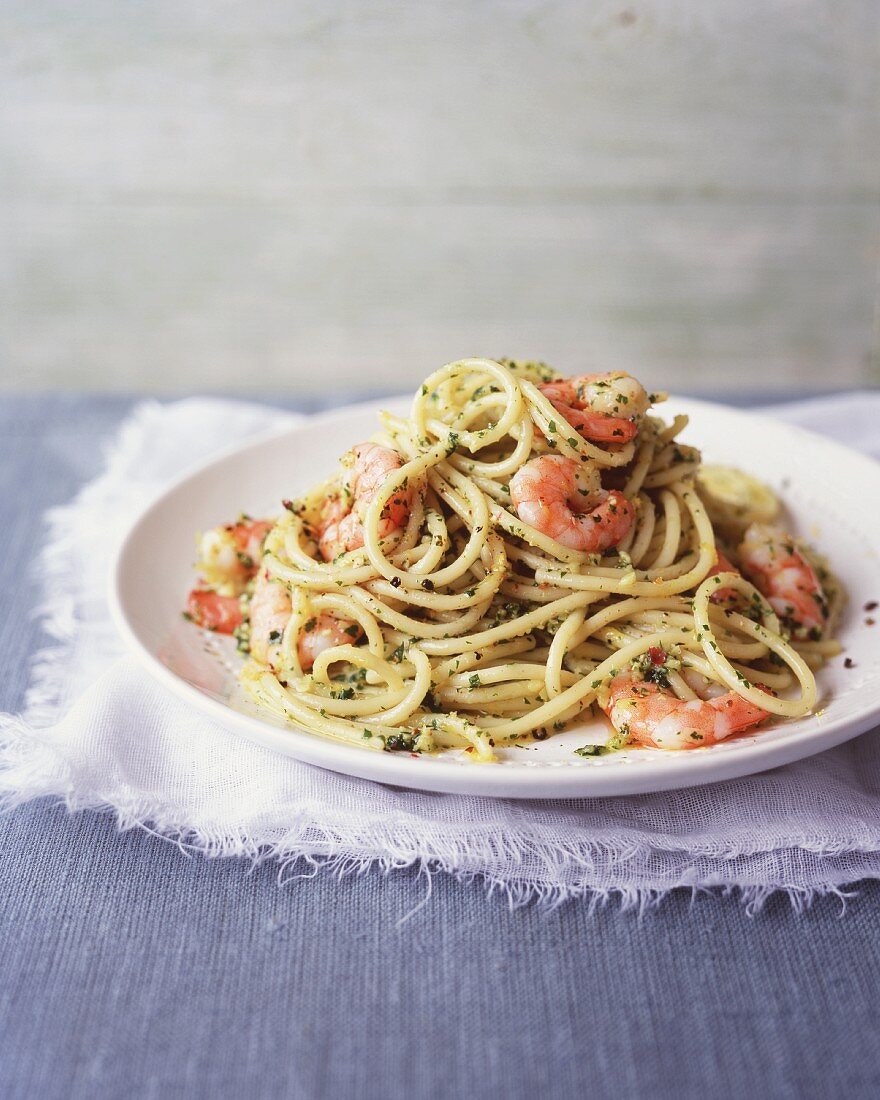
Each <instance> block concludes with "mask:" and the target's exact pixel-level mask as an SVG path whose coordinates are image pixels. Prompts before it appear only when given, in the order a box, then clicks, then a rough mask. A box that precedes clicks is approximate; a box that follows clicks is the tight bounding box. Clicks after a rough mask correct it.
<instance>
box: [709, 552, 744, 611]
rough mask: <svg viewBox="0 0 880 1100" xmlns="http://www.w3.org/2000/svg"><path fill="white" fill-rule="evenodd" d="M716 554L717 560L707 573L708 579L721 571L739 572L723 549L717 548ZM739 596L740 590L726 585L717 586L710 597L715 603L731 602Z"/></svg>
mask: <svg viewBox="0 0 880 1100" xmlns="http://www.w3.org/2000/svg"><path fill="white" fill-rule="evenodd" d="M715 555H716V557H717V559H718V560H717V561H716V562H715V564H714V565H713V566H712V568H711V569H710V570H709V572H708V573H707V574H706V580H708V579H709V577H717V576H718V574H719V573H737V574H739V570H738V569H737V567H736V566H735V565H734V564H733V562H732V561H731V560H730V558H728V557H727V555H726V554H725V553H724V551H723V550H718V549H717V548H716V550H715ZM738 597H739V592H737V590H736V589H735V588H729V587H727V586H726V585H725V586H724V587H723V588H716V589H715V591H714V592H713V593H712V595H711V596H710V597H709V598H710V599H711V600H712V601H713V602H714V603H731V602H733V601H734V600H736V599H737V598H738Z"/></svg>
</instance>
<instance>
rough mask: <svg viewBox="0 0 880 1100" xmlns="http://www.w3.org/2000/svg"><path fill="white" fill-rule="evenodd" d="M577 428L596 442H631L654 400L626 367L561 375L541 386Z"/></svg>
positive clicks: (543, 391) (580, 432) (556, 406)
mask: <svg viewBox="0 0 880 1100" xmlns="http://www.w3.org/2000/svg"><path fill="white" fill-rule="evenodd" d="M538 388H539V389H540V390H541V392H542V393H543V394H544V396H545V397H546V398H547V399H548V400H549V401H550V402H551V404H552V405H553V407H554V408H555V409H556V410H557V412H559V413H560V414H561V415H562V416H563V417H565V419H566V421H567V422H568V423H569V424H570V425H571V426H572V427H573V428H574V430H575V431H576V432H578V433H579V434H580V435H582V436H583V437H584V439H589V440H592V441H593V442H594V443H629V442H630V440H632V439H635V437H636V435H637V434H638V430H639V423H640V422H641V419H642V417H643V416H644V415H645V413H646V412H647V410H648V405H649V404H650V402H649V399H648V395H647V393H645V389H644V387H643V386H642V384H641V382H638V381H636V379H635V378H633V377H632V375H630V374H626V373H625V372H624V371H613V372H609V373H606V374H584V375H581V376H580V377H578V378H561V379H558V380H557V381H555V382H545V383H544V384H543V385H542V386H539V387H538Z"/></svg>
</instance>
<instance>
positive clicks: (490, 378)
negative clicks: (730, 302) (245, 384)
mask: <svg viewBox="0 0 880 1100" xmlns="http://www.w3.org/2000/svg"><path fill="white" fill-rule="evenodd" d="M663 396H664V395H662V394H649V393H647V392H646V391H645V389H644V388H643V387H642V386H641V384H640V383H639V382H638V381H637V380H636V379H635V378H633V377H631V376H630V375H627V374H624V373H621V372H617V373H614V372H612V373H606V374H592V375H583V376H580V377H576V378H563V377H560V376H559V375H557V374H556V372H554V371H553V370H551V369H550V368H549V367H547V366H545V365H544V364H540V363H526V362H515V361H510V360H499V361H495V360H491V359H465V360H461V361H460V362H455V363H450V364H448V365H447V366H445V367H442V368H441V369H440V370H438V371H436V372H435V373H434V374H432V375H431V376H430V377H429V378H428V379H427V380H426V381H425V383H424V384H423V385H422V386H421V387H420V389H419V391H418V392H417V393H416V395H415V398H414V400H413V403H412V408H411V411H410V415H409V416H408V417H406V418H402V417H398V416H392V415H390V414H387V413H385V414H381V415H380V417H379V420H380V422H381V423H380V424H379V425H377V427H378V431H377V433H376V434H375V435H374V436H373V437H372V438H371V439H369V440H366V441H363V442H359V443H357V442H355V443H354V446H353V447H352V448H351V450H350V451H348V452H347V453H346V454H345V455H343V456H342V458H341V460H340V465H339V468H338V469H336V470H332V471H327V473H328V478H327V480H326V481H324V482H322V483H321V484H319V485H316V486H314V488H312V489H310V490H309V491H307V492H306V493H305V494H303V495H302V496H300V497H298V498H297V499H294V500H286V501H284V502H283V510H282V512H281V515H280V517H279V518H277V519H258V520H255V519H252V518H250V517H248V516H241V517H240V518H239V520H238V521H237V522H235V523H229V524H227V525H224V526H221V527H218V528H215V529H213V530H211V531H208V532H206V533H205V534H203V535H202V536H201V537H200V540H199V561H198V569H199V571H200V574H201V580H200V583H199V585H198V586H197V587H196V588H195V589H194V590H193V591H192V592H191V593H190V596H189V600H188V604H187V611H186V613H185V614H186V615H187V617H188V618H190V619H191V620H193V621H194V622H195V623H196V624H198V625H200V626H203V627H206V628H208V629H212V630H216V631H220V632H223V633H234V634H235V636H236V638H237V639H238V645H239V648H240V649H241V650H242V651H243V652H244V653H245V654H247V656H248V659H247V661H246V662H245V663H244V665H243V668H242V671H241V679H242V682H243V684H244V685H245V687H246V688H247V690H248V692H249V693H250V694H251V695H252V696H253V698H254V699H255V700H257V701H258V703H259V704H260V705H261V706H263V707H265V708H267V709H268V710H270V711H272V712H273V713H274V714H276V715H279V716H283V717H284V718H285V719H288V720H289V721H290V722H291V723H292V724H294V725H295V726H297V727H300V728H304V729H306V730H309V731H312V732H314V733H316V734H321V735H324V736H327V737H332V738H337V739H340V740H343V741H348V742H353V743H357V744H359V745H362V746H363V747H365V748H367V749H373V750H381V751H406V752H413V753H430V752H434V751H437V750H440V749H445V748H459V749H461V750H463V751H464V752H466V753H467V754H469V756H470V758H471V759H474V760H479V761H486V762H490V761H493V760H495V759H496V751H497V749H498V748H499V747H502V746H506V745H511V744H515V743H517V742H523V741H529V740H543V739H545V738H547V737H550V736H552V735H553V734H554V733H555V732H557V731H560V730H563V729H565V728H566V727H567V726H569V724H571V723H574V722H576V721H577V720H579V719H581V718H582V717H583V716H584V713H585V712H588V711H590V710H591V709H592V708H595V709H596V710H597V711H598V712H600V713H603V714H604V715H606V717H607V719H608V721H609V737H608V739H607V743H606V744H604V745H586V746H583V747H581V748H579V749H576V750H575V751H578V752H580V753H582V754H584V755H592V754H596V753H602V752H607V751H613V750H615V749H620V748H623V747H625V746H627V745H637V746H643V747H650V748H655V749H688V748H699V747H705V746H709V745H712V744H715V743H717V742H719V741H722V740H724V739H726V738H728V737H732V736H736V735H737V734H741V733H743V732H745V731H748V730H754V729H755V728H756V727H758V726H759V725H760V724H761V723H762V722H764V721H765V720H766V719H767V718H769V717H770V716H779V717H799V716H802V715H805V714H808V713H809V712H810V711H811V710H813V708H814V707H815V705H816V699H817V689H816V682H815V678H814V670H815V669H816V668H818V667H819V666H820V665H821V664H822V662H823V661H824V660H825V659H826V658H828V657H829V656H831V655H832V654H835V653H837V652H839V646H838V645H837V643H836V642H835V641H834V639H833V637H832V631H833V624H834V620H835V616H836V611H837V608H838V606H839V604H840V600H841V594H840V588H839V585H838V584H837V582H836V581H835V579H834V577H833V576H832V574H831V573H830V571H829V570H828V567H827V565H826V564H825V563H824V562H823V561H821V560H820V559H819V558H818V557H817V555H816V554H815V553H814V552H813V551H812V550H810V549H809V548H808V547H806V546H804V545H803V544H802V543H800V542H799V541H797V540H796V539H794V538H793V537H792V536H791V535H789V534H788V533H787V532H786V531H785V530H784V529H783V528H781V527H780V526H779V525H778V512H779V502H778V501H777V499H776V497H775V495H774V494H773V493H772V492H771V491H770V490H769V489H768V488H767V487H766V486H764V485H762V484H761V483H760V482H757V481H755V480H754V479H753V478H751V477H748V476H747V475H745V474H743V473H741V472H739V471H737V470H733V469H729V468H725V467H704V466H702V465H701V460H700V454H699V453H698V452H697V451H696V450H695V449H694V448H692V447H689V446H687V445H686V444H685V443H682V442H680V440H679V436H680V434H681V433H682V432H683V430H684V429H685V427H686V424H687V418H686V417H683V416H676V417H674V418H673V419H672V421H671V423H665V422H664V421H663V420H662V419H661V418H659V417H658V416H656V415H654V413H653V408H654V406H655V405H656V404H658V403H659V402H661V401H662V400H663ZM353 442H354V441H353Z"/></svg>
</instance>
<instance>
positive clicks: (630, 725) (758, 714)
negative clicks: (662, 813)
mask: <svg viewBox="0 0 880 1100" xmlns="http://www.w3.org/2000/svg"><path fill="white" fill-rule="evenodd" d="M602 709H603V710H604V711H605V713H606V714H607V715H608V717H609V718H610V719H611V724H612V725H613V726H614V728H615V730H617V732H618V734H621V735H623V736H625V737H628V738H629V739H630V740H631V741H635V742H636V743H637V744H639V745H646V746H648V747H650V748H655V749H696V748H700V747H702V746H704V745H714V744H716V743H717V742H718V741H723V740H725V739H726V738H728V737H732V736H733V735H734V734H737V733H742V732H743V731H744V730H747V729H750V728H751V727H752V726H756V725H757V724H758V723H759V722H763V721H764V719H765V718H766V717H767V714H768V712H767V711H766V710H762V709H761V708H760V707H756V706H755V705H754V704H753V703H750V702H749V701H748V700H747V699H743V697H742V696H741V695H737V693H736V692H735V691H728V692H726V693H725V694H724V695H718V696H716V698H714V699H692V700H685V699H678V698H676V696H675V695H673V694H672V692H671V691H670V690H668V689H667V688H662V687H660V686H659V685H658V684H655V683H651V682H649V681H646V680H634V679H633V677H632V676H630V675H629V674H628V673H622V674H621V675H619V676H615V678H614V679H613V680H612V681H611V684H610V687H609V690H608V700H607V702H606V703H605V705H604V706H603V707H602Z"/></svg>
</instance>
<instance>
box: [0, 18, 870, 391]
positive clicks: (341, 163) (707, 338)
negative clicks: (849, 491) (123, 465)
mask: <svg viewBox="0 0 880 1100" xmlns="http://www.w3.org/2000/svg"><path fill="white" fill-rule="evenodd" d="M0 49H2V52H3V57H4V62H3V97H2V100H3V101H2V134H0V137H2V146H3V151H2V159H0V207H2V218H3V227H2V228H3V236H4V241H3V245H2V249H0V270H2V282H0V292H2V303H3V317H2V332H0V335H2V340H3V351H2V383H3V385H5V386H10V387H26V386H27V387H33V386H48V385H56V384H62V385H70V386H73V385H88V386H93V387H98V386H101V387H106V386H110V387H115V388H149V389H154V388H157V387H158V388H164V389H169V390H174V389H177V390H180V389H183V390H192V389H198V388H202V387H212V388H222V389H235V388H240V387H247V388H253V387H255V386H258V385H264V386H265V387H266V389H267V390H282V389H287V388H295V387H299V388H305V389H311V390H314V389H318V388H326V387H335V386H347V385H349V384H352V383H357V384H359V385H360V386H362V387H367V386H381V387H390V388H397V387H408V386H411V385H412V384H414V382H415V381H416V380H417V379H418V378H419V377H420V376H422V375H423V374H424V373H425V372H426V371H427V370H428V369H430V368H431V367H433V366H434V365H437V364H439V363H441V362H444V361H446V360H447V359H451V358H454V357H457V356H459V355H463V354H471V353H487V354H508V355H520V356H541V357H544V358H547V359H548V360H550V361H551V362H554V363H555V364H557V365H559V366H560V367H563V368H567V369H571V370H576V369H579V368H582V367H584V366H586V365H588V364H590V365H593V366H594V367H599V366H605V365H608V366H615V367H623V368H629V369H631V370H633V371H636V372H638V373H640V374H642V375H643V376H645V378H646V380H647V381H649V382H650V383H652V384H654V385H658V384H666V385H667V386H670V387H689V388H700V387H702V388H718V387H730V388H734V387H771V388H782V387H787V386H791V385H795V384H802V385H805V386H844V385H856V384H860V383H864V382H866V381H870V380H872V372H873V371H874V370H875V367H874V366H872V355H874V356H875V355H876V348H875V347H874V344H875V342H876V331H875V328H874V324H875V322H874V313H875V308H876V297H877V269H878V237H880V110H878V108H880V3H878V0H800V2H797V0H790V2H784V0H645V2H638V0H632V2H621V3H608V2H598V0H591V2H582V3H577V2H575V0H570V2H553V0H545V2H541V0H511V2H506V3H502V2H499V0H484V2H477V0H472V2H461V0H445V2H442V3H436V2H433V3H382V2H372V3H370V2H362V3H354V2H344V0H299V2H297V0H247V2H230V0H158V2H153V0H137V2H134V3H125V2H123V0H67V2H63V3H62V2H52V0H27V2H22V0H15V2H11V0H6V2H5V4H4V7H3V9H2V15H0ZM875 361H876V360H875Z"/></svg>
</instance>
